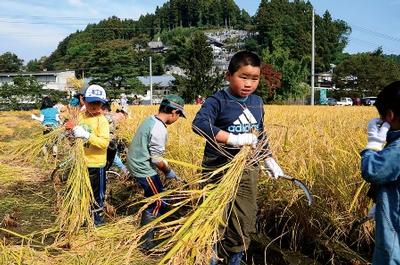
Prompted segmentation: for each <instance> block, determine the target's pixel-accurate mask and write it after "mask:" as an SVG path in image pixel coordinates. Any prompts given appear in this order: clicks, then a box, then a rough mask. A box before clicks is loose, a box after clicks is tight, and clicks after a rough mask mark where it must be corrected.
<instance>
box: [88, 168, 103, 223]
mask: <svg viewBox="0 0 400 265" xmlns="http://www.w3.org/2000/svg"><path fill="white" fill-rule="evenodd" d="M88 170H89V178H90V185H91V186H92V190H93V195H94V199H95V201H96V203H95V204H94V205H93V206H92V212H93V218H94V223H95V224H96V225H97V224H101V223H102V222H103V208H104V201H105V194H106V174H105V170H104V168H88Z"/></svg>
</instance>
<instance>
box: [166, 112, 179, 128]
mask: <svg viewBox="0 0 400 265" xmlns="http://www.w3.org/2000/svg"><path fill="white" fill-rule="evenodd" d="M180 116H181V115H180V112H179V111H177V110H173V111H172V113H171V114H170V116H169V118H168V120H167V121H166V122H165V123H166V124H168V125H169V124H172V123H174V122H176V121H177V120H178V119H179V117H180Z"/></svg>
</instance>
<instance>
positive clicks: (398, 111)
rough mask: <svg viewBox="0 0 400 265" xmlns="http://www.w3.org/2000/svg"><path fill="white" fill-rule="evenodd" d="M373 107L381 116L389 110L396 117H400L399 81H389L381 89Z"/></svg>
mask: <svg viewBox="0 0 400 265" xmlns="http://www.w3.org/2000/svg"><path fill="white" fill-rule="evenodd" d="M375 107H376V108H377V109H378V112H379V114H380V115H381V116H385V115H386V114H387V112H388V111H389V110H391V111H393V113H394V114H395V115H396V117H397V119H400V81H395V82H393V83H390V84H389V85H387V86H385V87H384V88H383V89H382V91H381V92H380V93H379V94H378V97H377V99H376V102H375Z"/></svg>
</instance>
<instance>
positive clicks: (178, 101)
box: [161, 94, 186, 118]
mask: <svg viewBox="0 0 400 265" xmlns="http://www.w3.org/2000/svg"><path fill="white" fill-rule="evenodd" d="M161 105H163V106H168V107H171V108H173V109H176V110H179V111H180V112H181V113H182V117H184V118H186V115H185V111H184V110H183V106H184V105H185V101H184V100H183V98H181V97H180V96H178V95H174V94H171V95H167V96H165V97H164V98H163V100H162V101H161Z"/></svg>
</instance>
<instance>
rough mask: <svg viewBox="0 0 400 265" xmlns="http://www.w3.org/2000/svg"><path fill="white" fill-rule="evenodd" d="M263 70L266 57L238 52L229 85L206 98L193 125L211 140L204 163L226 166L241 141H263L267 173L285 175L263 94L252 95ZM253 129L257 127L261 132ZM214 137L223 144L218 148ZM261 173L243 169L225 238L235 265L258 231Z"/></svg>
mask: <svg viewBox="0 0 400 265" xmlns="http://www.w3.org/2000/svg"><path fill="white" fill-rule="evenodd" d="M260 72H261V60H260V58H259V57H258V55H256V54H255V53H252V52H248V51H240V52H238V53H236V54H235V55H234V56H233V57H232V59H231V61H230V63H229V67H228V72H227V74H226V79H227V81H228V82H229V87H228V88H226V89H224V90H220V91H218V92H216V93H215V94H214V95H212V96H210V97H209V98H207V99H206V101H205V102H204V104H203V105H202V107H201V109H200V110H199V112H198V113H197V114H196V117H195V119H194V120H193V130H194V132H195V133H197V134H200V135H202V136H204V137H205V138H206V139H207V140H209V141H207V143H206V146H205V150H204V157H203V167H206V168H210V169H211V170H212V169H216V168H218V167H221V166H223V165H224V164H226V163H227V162H228V161H229V159H231V158H232V157H233V156H235V155H236V154H237V153H238V152H239V151H240V148H241V147H242V146H244V145H251V146H253V147H255V146H256V145H257V143H258V141H262V143H263V146H262V147H261V148H262V149H263V152H262V153H261V154H260V159H264V161H265V162H264V163H265V167H266V169H267V172H268V174H269V175H270V176H271V177H273V178H275V179H277V178H278V177H279V176H282V175H284V173H283V171H282V169H281V167H280V166H279V165H278V163H277V162H276V161H275V160H274V158H272V155H271V152H270V151H269V149H268V143H267V141H266V135H265V132H264V124H263V117H264V108H263V102H262V99H261V98H260V97H259V96H256V95H254V94H253V92H254V91H255V90H256V89H257V86H258V84H259V81H260ZM253 132H257V133H258V136H257V135H256V134H254V133H253ZM210 141H211V143H210ZM212 142H214V144H213V143H212ZM215 142H217V143H220V144H222V146H219V147H216V145H215ZM221 148H222V150H221ZM258 173H259V170H258V168H257V167H255V166H251V167H249V168H246V169H245V171H244V172H243V175H242V180H241V182H240V186H239V188H238V191H237V194H236V198H235V201H234V202H233V204H232V213H231V215H230V216H229V220H228V227H227V228H226V230H225V232H224V239H223V240H222V242H220V246H221V249H223V250H224V252H225V253H221V254H223V255H224V256H227V261H228V264H230V265H238V264H240V261H241V259H242V256H243V253H244V251H246V249H247V248H248V247H249V243H250V234H251V233H253V232H255V222H256V213H257V202H256V198H257V177H258ZM211 181H216V179H214V180H211ZM211 264H216V260H212V261H211Z"/></svg>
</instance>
